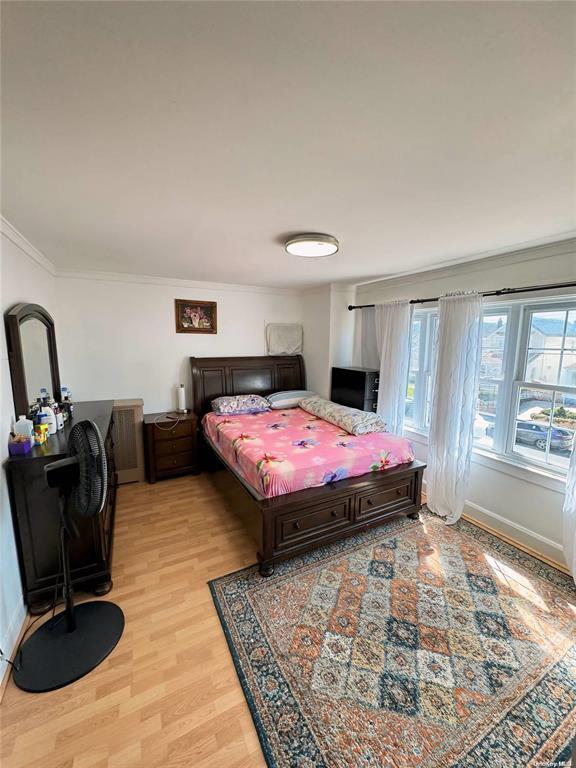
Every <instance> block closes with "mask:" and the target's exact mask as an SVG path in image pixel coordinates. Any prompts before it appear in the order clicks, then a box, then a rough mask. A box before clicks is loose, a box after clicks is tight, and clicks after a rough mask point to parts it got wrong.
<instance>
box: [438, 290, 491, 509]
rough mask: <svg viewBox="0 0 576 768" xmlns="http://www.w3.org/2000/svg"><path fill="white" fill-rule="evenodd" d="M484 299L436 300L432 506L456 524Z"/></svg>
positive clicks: (460, 296)
mask: <svg viewBox="0 0 576 768" xmlns="http://www.w3.org/2000/svg"><path fill="white" fill-rule="evenodd" d="M481 327H482V297H481V295H480V294H478V293H455V294H448V295H447V296H443V297H442V298H441V299H440V300H439V302H438V344H437V347H438V349H437V357H436V366H435V371H434V384H433V390H432V410H431V416H430V432H429V436H428V473H427V474H428V481H427V497H428V501H427V503H428V506H429V508H430V509H431V510H432V511H433V512H435V513H436V514H438V515H441V516H442V517H446V518H447V519H446V522H447V523H455V522H456V521H457V520H458V519H459V518H460V515H461V514H462V510H463V508H464V502H465V499H466V486H467V484H468V477H469V475H470V455H471V453H472V439H473V427H474V416H475V412H476V398H477V392H478V370H479V365H480V354H481Z"/></svg>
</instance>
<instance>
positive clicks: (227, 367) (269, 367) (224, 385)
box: [190, 355, 306, 419]
mask: <svg viewBox="0 0 576 768" xmlns="http://www.w3.org/2000/svg"><path fill="white" fill-rule="evenodd" d="M190 366H191V368H192V409H193V411H194V413H195V414H196V416H197V417H198V419H201V418H202V417H203V416H204V414H205V413H207V412H208V411H209V410H210V402H211V401H212V400H214V398H215V397H220V396H221V395H251V394H256V395H263V396H266V395H269V394H270V393H271V392H279V391H282V390H285V389H304V388H305V386H306V374H305V372H304V360H303V358H302V355H277V356H274V355H269V356H266V357H264V356H262V357H191V358H190Z"/></svg>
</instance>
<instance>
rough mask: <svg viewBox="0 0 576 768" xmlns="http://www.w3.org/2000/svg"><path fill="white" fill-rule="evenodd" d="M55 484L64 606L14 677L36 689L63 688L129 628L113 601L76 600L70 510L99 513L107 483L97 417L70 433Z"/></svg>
mask: <svg viewBox="0 0 576 768" xmlns="http://www.w3.org/2000/svg"><path fill="white" fill-rule="evenodd" d="M44 472H45V474H46V482H47V483H48V486H49V487H50V488H59V489H60V515H61V528H60V543H61V557H62V570H63V581H64V585H63V597H64V602H65V609H64V611H62V612H61V613H59V614H57V615H56V616H53V617H52V618H51V619H49V620H48V621H47V622H46V623H45V624H43V625H42V626H41V627H40V628H39V629H37V630H36V632H34V634H33V635H32V636H31V637H30V638H29V639H28V640H26V642H25V643H24V644H23V645H22V648H21V649H20V653H19V657H17V658H16V665H15V668H14V674H13V677H14V682H15V683H16V685H17V686H18V687H19V688H22V689H23V690H24V691H30V692H32V693H40V692H42V691H53V690H55V689H56V688H63V687H64V686H65V685H69V684H70V683H73V682H74V681H75V680H78V679H79V678H81V677H83V676H84V675H86V674H88V672H90V671H91V670H92V669H94V667H97V666H98V664H100V663H101V662H102V661H104V659H105V658H106V656H108V654H109V653H110V652H111V651H112V650H113V648H114V647H115V646H116V644H117V642H118V641H119V640H120V637H121V636H122V632H123V631H124V614H123V613H122V610H121V609H120V608H119V607H118V606H117V605H115V604H114V603H109V602H105V601H103V600H93V601H91V602H87V603H81V604H79V605H76V606H75V605H74V597H73V591H72V582H71V578H70V559H69V548H70V539H71V538H72V537H74V538H77V537H78V529H77V528H76V525H75V523H74V520H73V518H72V515H71V503H70V502H72V506H73V508H74V510H75V511H76V513H77V514H79V515H83V516H85V517H93V516H95V515H99V514H100V513H101V512H102V509H103V507H104V502H105V499H106V491H107V484H108V479H107V478H108V475H107V466H106V452H105V450H104V443H103V441H102V436H101V435H100V431H99V430H98V427H97V426H96V424H94V422H92V421H87V420H86V421H80V422H78V423H77V424H75V425H74V426H73V427H72V430H71V431H70V437H69V438H68V458H66V459H61V460H60V461H54V462H52V463H51V464H48V465H47V466H46V467H45V468H44Z"/></svg>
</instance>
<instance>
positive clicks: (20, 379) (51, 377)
mask: <svg viewBox="0 0 576 768" xmlns="http://www.w3.org/2000/svg"><path fill="white" fill-rule="evenodd" d="M5 321H6V341H7V345H8V361H9V363H10V377H11V379H12V393H13V395H14V408H15V411H16V412H15V414H14V415H15V416H16V418H18V416H20V415H22V414H28V412H29V411H30V406H31V405H33V404H34V403H35V402H36V399H37V398H38V397H39V396H40V390H41V388H42V387H45V388H46V389H47V390H48V392H49V394H51V395H52V396H53V397H54V399H55V400H57V401H59V400H60V374H59V372H58V353H57V350H56V333H55V331H54V320H53V319H52V317H51V316H50V314H49V313H48V312H47V311H46V310H45V309H44V307H41V306H39V305H38V304H16V306H14V307H12V309H9V310H8V312H6V315H5Z"/></svg>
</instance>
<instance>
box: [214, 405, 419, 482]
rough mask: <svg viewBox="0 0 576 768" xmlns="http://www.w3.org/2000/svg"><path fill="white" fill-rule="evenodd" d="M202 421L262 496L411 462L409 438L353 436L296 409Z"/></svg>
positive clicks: (215, 417) (235, 465) (386, 433)
mask: <svg viewBox="0 0 576 768" xmlns="http://www.w3.org/2000/svg"><path fill="white" fill-rule="evenodd" d="M202 424H203V426H204V431H205V432H206V433H207V435H208V437H209V438H210V439H211V440H212V442H213V443H214V444H215V445H216V447H217V448H218V450H219V451H220V453H221V454H222V455H223V456H224V458H225V459H226V460H227V461H228V463H229V464H230V465H231V466H233V467H234V468H235V469H236V471H237V472H238V473H239V474H240V475H242V477H243V478H244V479H245V480H246V481H247V482H248V483H249V484H250V485H251V486H252V487H253V488H255V489H256V490H257V491H258V492H259V493H260V494H261V495H262V496H267V497H271V496H280V495H281V494H283V493H291V492H292V491H299V490H302V489H303V488H311V487H313V486H317V485H325V484H326V483H332V482H334V481H335V480H343V479H344V478H346V477H355V476H357V475H363V474H365V473H366V472H379V471H381V470H384V469H387V468H388V467H395V466H396V465H398V464H405V463H408V462H411V461H413V459H414V451H413V448H412V445H411V443H410V441H409V440H407V439H406V438H405V437H399V436H398V435H391V434H390V433H389V432H374V433H372V434H369V435H361V436H358V437H355V436H354V435H350V434H348V432H344V430H342V429H341V428H340V427H336V426H334V425H333V424H330V423H329V422H327V421H324V420H323V419H320V418H318V417H317V416H312V415H310V414H309V413H306V411H303V410H302V409H301V408H291V409H290V410H286V411H267V412H265V413H255V414H246V415H242V416H231V415H228V416H226V415H223V416H220V415H218V414H216V413H208V414H206V416H205V417H204V419H203V421H202Z"/></svg>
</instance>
